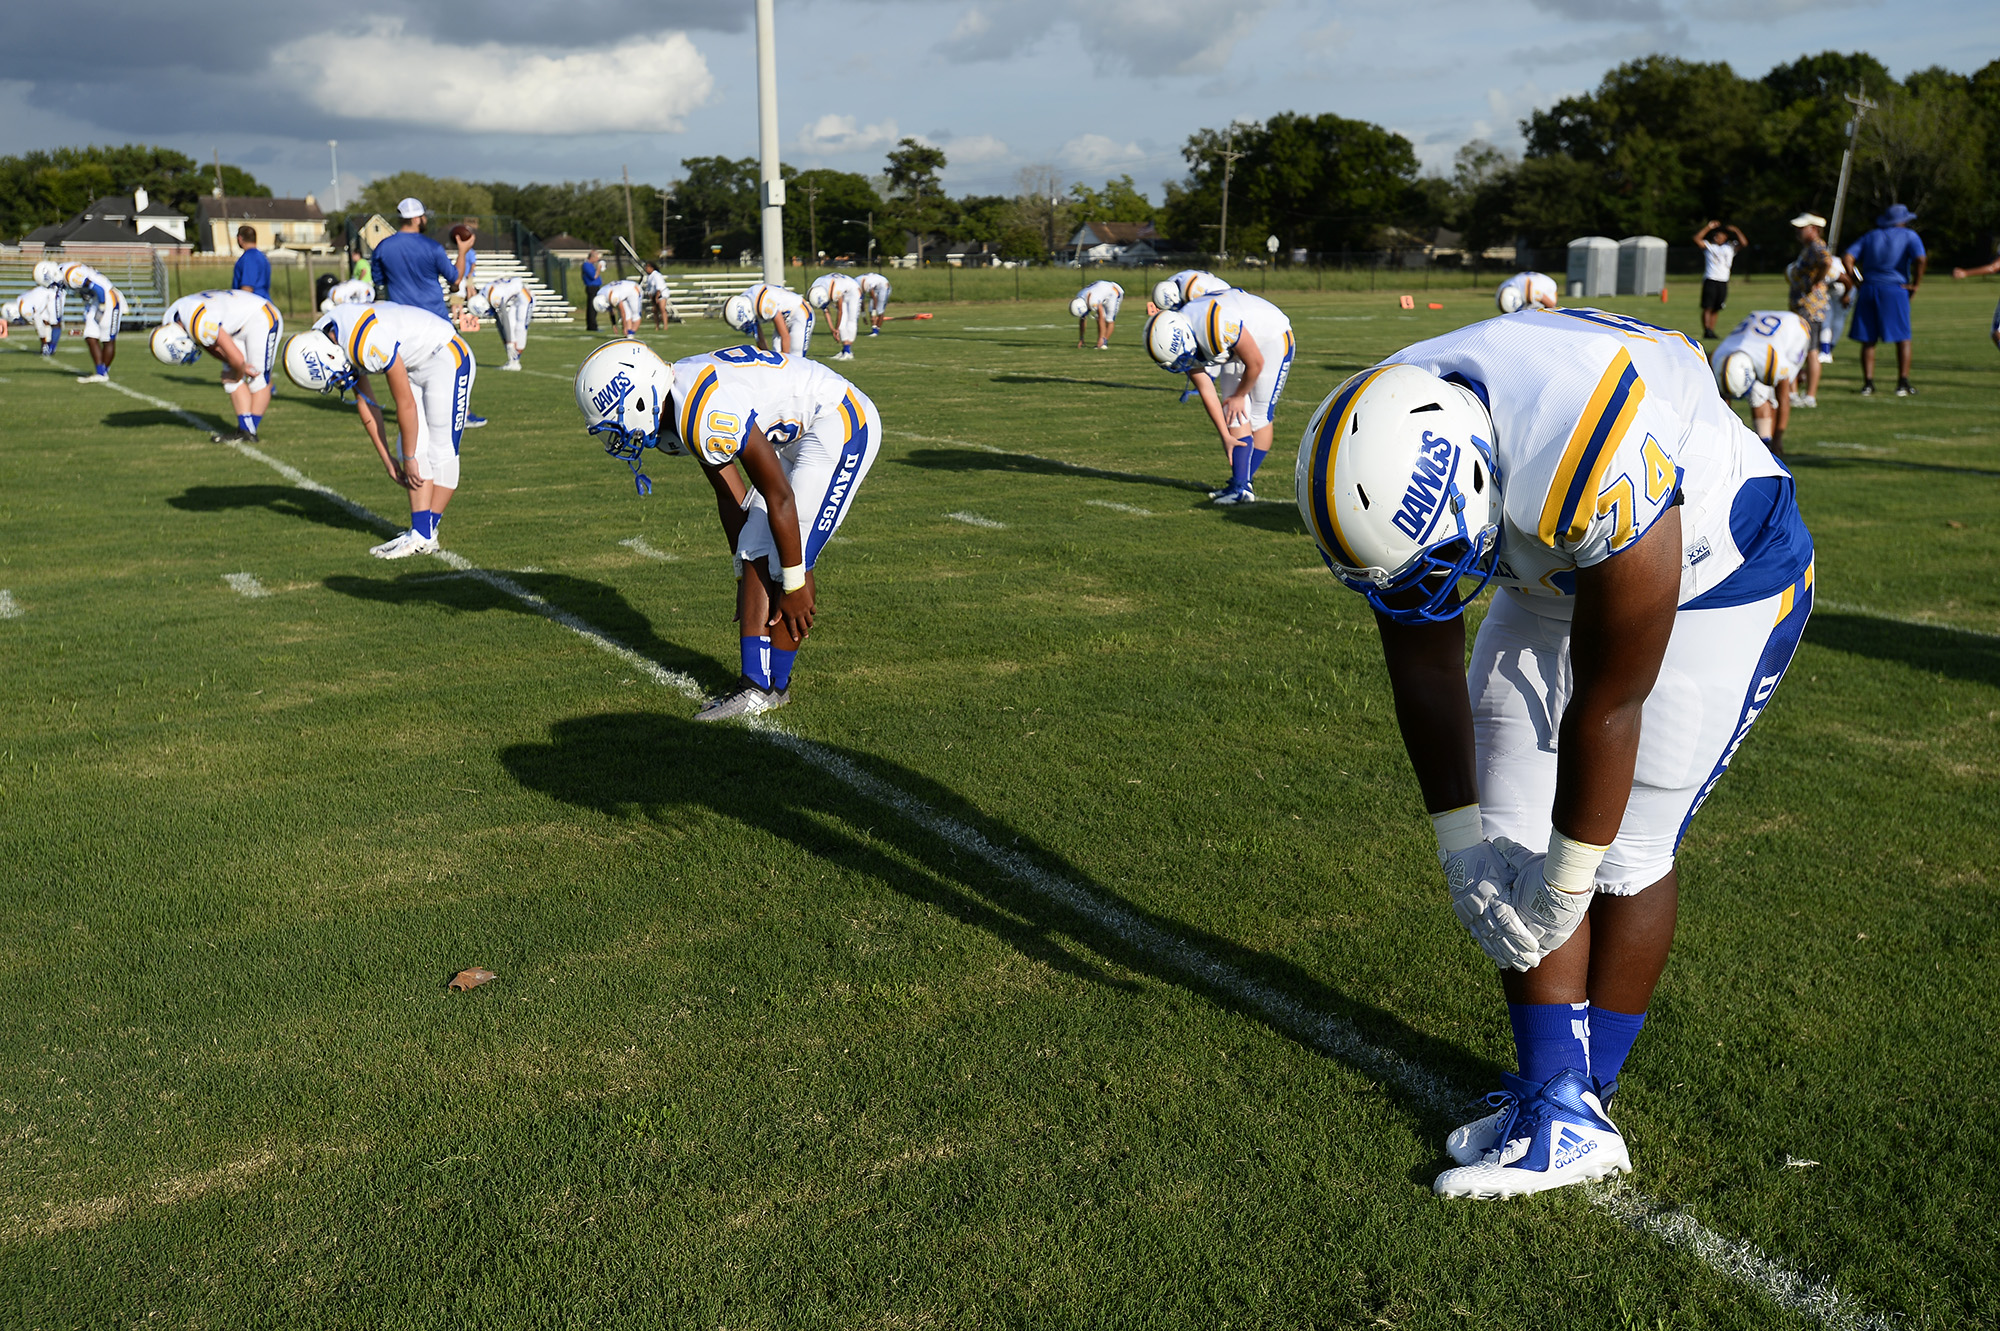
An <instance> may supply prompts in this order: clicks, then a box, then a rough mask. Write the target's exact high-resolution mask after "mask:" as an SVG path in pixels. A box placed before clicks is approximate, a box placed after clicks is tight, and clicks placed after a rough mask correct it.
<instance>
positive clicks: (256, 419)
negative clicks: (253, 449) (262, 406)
mask: <svg viewBox="0 0 2000 1331" xmlns="http://www.w3.org/2000/svg"><path fill="white" fill-rule="evenodd" d="M243 419H244V420H246V421H249V422H250V433H251V434H255V433H257V430H258V428H259V427H260V426H262V425H263V424H264V418H263V416H261V415H257V416H245V417H244V418H243Z"/></svg>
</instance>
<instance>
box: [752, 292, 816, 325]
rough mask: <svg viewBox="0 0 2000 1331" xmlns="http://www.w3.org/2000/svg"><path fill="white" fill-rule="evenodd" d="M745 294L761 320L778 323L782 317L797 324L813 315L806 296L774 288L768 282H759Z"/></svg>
mask: <svg viewBox="0 0 2000 1331" xmlns="http://www.w3.org/2000/svg"><path fill="white" fill-rule="evenodd" d="M743 294H744V295H746V296H748V297H749V298H750V307H751V308H752V309H754V310H755V311H756V312H757V317H758V318H759V319H763V320H767V321H770V322H776V321H777V320H778V319H779V318H780V317H781V316H782V317H783V318H786V319H789V320H791V321H792V322H794V323H797V322H800V321H802V320H805V319H807V318H810V317H811V315H812V311H811V310H810V309H808V308H807V307H806V298H805V297H804V296H801V295H800V294H799V293H798V292H796V291H787V290H785V289H784V288H783V287H774V286H772V285H770V284H769V283H768V282H759V283H758V284H757V285H755V286H753V287H751V288H750V289H749V290H748V291H746V292H744V293H743Z"/></svg>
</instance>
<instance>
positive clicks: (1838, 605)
mask: <svg viewBox="0 0 2000 1331" xmlns="http://www.w3.org/2000/svg"><path fill="white" fill-rule="evenodd" d="M1813 604H1814V605H1815V606H1823V607H1825V608H1826V609H1828V610H1832V611H1835V612H1836V613H1839V614H1843V615H1865V616H1866V617H1867V618H1869V619H1882V620H1887V621H1888V622H1889V623H1891V624H1908V625H1910V626H1911V627H1913V628H1920V629H1937V630H1939V631H1940V632H1943V633H1963V634H1964V635H1965V636H1966V637H1968V638H1985V639H1987V640H1988V641H2000V633H1988V632H1986V631H1985V630H1984V629H1966V628H1960V627H1959V626H1958V625H1956V624H1941V623H1939V622H1938V621H1937V620H1935V619H1913V618H1911V617H1909V616H1908V615H1891V614H1885V613H1884V612H1882V611H1880V610H1871V609H1869V608H1868V607H1867V606H1865V605H1853V604H1851V603H1849V602H1846V601H1822V600H1820V599H1819V598H1817V597H1815V598H1813Z"/></svg>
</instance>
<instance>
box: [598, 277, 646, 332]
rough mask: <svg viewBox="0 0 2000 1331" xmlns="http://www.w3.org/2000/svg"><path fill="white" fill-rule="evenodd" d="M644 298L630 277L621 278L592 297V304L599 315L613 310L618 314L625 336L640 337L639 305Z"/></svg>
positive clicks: (608, 284)
mask: <svg viewBox="0 0 2000 1331" xmlns="http://www.w3.org/2000/svg"><path fill="white" fill-rule="evenodd" d="M642 299H643V297H641V296H640V294H639V284H638V283H637V282H634V281H633V280H632V279H630V278H629V277H621V278H619V279H618V280H617V281H616V282H607V283H605V285H604V286H603V287H602V288H601V289H600V290H599V291H598V293H597V294H596V295H595V296H593V297H591V301H590V303H591V304H592V305H593V306H595V307H596V309H597V312H598V313H599V314H606V313H609V312H611V311H613V310H616V311H617V312H618V326H619V327H621V328H623V329H624V330H625V336H627V337H637V336H638V335H639V304H640V301H641V300H642Z"/></svg>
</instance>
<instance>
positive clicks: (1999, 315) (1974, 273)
mask: <svg viewBox="0 0 2000 1331" xmlns="http://www.w3.org/2000/svg"><path fill="white" fill-rule="evenodd" d="M1989 273H2000V258H1996V259H1993V260H1990V261H1989V262H1986V263H1983V264H1981V265H1979V267H1977V268H1954V269H1952V270H1951V276H1952V280H1953V281H1959V280H1962V279H1964V278H1968V277H1985V276H1986V275H1987V274H1989ZM1993 345H1994V346H1996V347H2000V305H1996V306H1994V307H1993Z"/></svg>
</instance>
